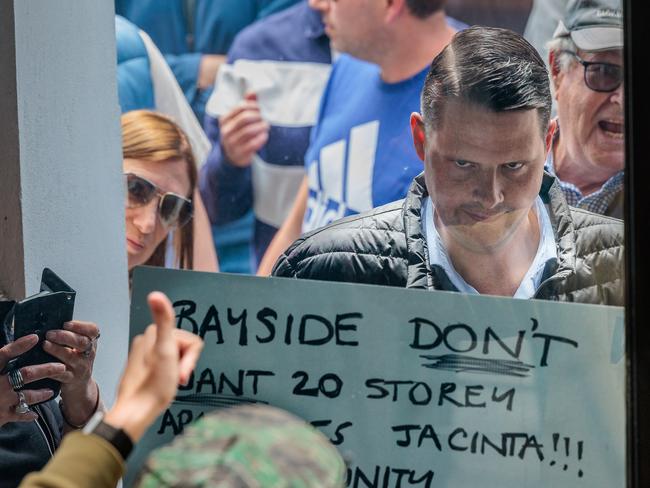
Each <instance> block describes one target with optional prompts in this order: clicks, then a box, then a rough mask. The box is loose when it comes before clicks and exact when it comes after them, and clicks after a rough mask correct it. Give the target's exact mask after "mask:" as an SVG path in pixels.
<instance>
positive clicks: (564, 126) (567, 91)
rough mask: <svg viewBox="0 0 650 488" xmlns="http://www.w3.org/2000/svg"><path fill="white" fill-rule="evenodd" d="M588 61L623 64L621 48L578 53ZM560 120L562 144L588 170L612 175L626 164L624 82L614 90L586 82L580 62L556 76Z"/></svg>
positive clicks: (597, 173)
mask: <svg viewBox="0 0 650 488" xmlns="http://www.w3.org/2000/svg"><path fill="white" fill-rule="evenodd" d="M578 55H579V56H580V57H581V58H582V59H583V60H585V61H589V62H605V63H611V64H617V65H621V64H622V62H623V54H622V52H621V51H620V50H612V51H603V52H598V53H593V52H592V53H588V52H581V51H579V52H578ZM553 83H554V85H555V99H556V100H557V112H558V120H559V122H560V144H562V145H563V146H564V151H565V152H566V155H567V156H568V157H569V158H571V160H572V161H575V162H576V163H579V164H582V165H584V170H585V171H589V172H591V174H594V175H602V176H603V177H604V178H608V177H610V176H612V175H614V174H615V173H617V172H618V171H620V170H622V169H623V167H624V163H625V152H624V125H623V124H624V119H623V102H624V100H623V84H621V86H619V87H618V88H617V89H616V90H614V91H612V92H597V91H594V90H592V89H590V88H589V87H587V85H585V81H584V68H583V66H582V65H581V64H580V63H578V62H577V61H575V62H572V63H571V64H570V65H569V66H568V67H567V68H566V69H564V70H560V71H559V72H557V73H555V74H554V76H553Z"/></svg>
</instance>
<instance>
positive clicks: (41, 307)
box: [13, 268, 75, 396]
mask: <svg viewBox="0 0 650 488" xmlns="http://www.w3.org/2000/svg"><path fill="white" fill-rule="evenodd" d="M74 300H75V291H74V290H73V289H72V288H70V287H69V286H68V285H67V284H66V283H65V282H64V281H63V280H62V279H61V278H59V277H58V276H57V275H56V274H55V273H54V272H53V271H52V270H50V269H49V268H45V269H44V270H43V276H42V278H41V288H40V292H39V293H37V294H36V295H33V296H31V297H27V298H26V299H24V300H22V301H20V302H18V303H16V305H15V306H14V310H13V335H14V340H17V339H20V338H21V337H25V336H28V335H30V334H36V335H37V336H38V343H37V344H36V345H35V346H34V347H32V348H31V349H30V350H29V351H27V352H25V353H23V354H21V355H20V356H18V357H17V358H16V359H15V360H14V361H13V367H16V368H21V367H24V366H31V365H36V364H46V363H60V362H62V361H61V360H60V359H58V358H56V357H54V356H52V355H51V354H48V353H47V352H46V351H45V350H44V349H43V341H44V340H45V336H46V334H47V333H48V332H49V331H51V330H58V329H62V328H63V324H64V323H65V322H68V321H70V320H72V314H73V311H74ZM41 388H47V389H50V390H52V391H54V393H55V396H56V395H58V394H59V391H60V388H61V383H60V382H59V381H57V380H54V379H51V378H43V379H40V380H38V381H34V382H32V383H29V384H26V385H25V388H24V389H29V390H36V389H41Z"/></svg>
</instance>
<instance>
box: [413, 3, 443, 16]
mask: <svg viewBox="0 0 650 488" xmlns="http://www.w3.org/2000/svg"><path fill="white" fill-rule="evenodd" d="M445 3H446V0H406V5H407V6H408V8H409V10H410V11H411V13H412V14H413V15H414V16H415V17H417V18H419V19H426V18H427V17H429V16H430V15H433V14H435V13H436V12H437V11H438V10H442V9H443V8H444V6H445Z"/></svg>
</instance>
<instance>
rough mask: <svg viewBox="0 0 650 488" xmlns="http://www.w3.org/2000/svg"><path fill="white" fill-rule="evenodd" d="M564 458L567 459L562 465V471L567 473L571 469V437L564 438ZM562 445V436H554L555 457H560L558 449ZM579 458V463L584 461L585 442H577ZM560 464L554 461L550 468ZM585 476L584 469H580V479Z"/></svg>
mask: <svg viewBox="0 0 650 488" xmlns="http://www.w3.org/2000/svg"><path fill="white" fill-rule="evenodd" d="M563 440H564V443H563V444H564V453H563V455H564V458H565V461H566V462H565V463H564V464H562V471H567V470H568V469H569V464H568V460H569V458H570V456H571V439H570V438H569V437H564V438H563ZM559 444H560V434H553V452H554V453H556V456H555V457H559V456H558V454H559V453H558V448H559ZM576 445H577V457H578V462H580V461H582V455H583V451H584V442H583V441H578V442H577V444H576ZM556 464H558V463H557V462H556V461H555V460H554V459H553V460H551V462H550V463H549V465H550V466H555V465H556ZM583 476H584V473H583V472H582V469H578V478H582V477H583Z"/></svg>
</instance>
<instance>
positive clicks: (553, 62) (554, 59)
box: [548, 51, 564, 98]
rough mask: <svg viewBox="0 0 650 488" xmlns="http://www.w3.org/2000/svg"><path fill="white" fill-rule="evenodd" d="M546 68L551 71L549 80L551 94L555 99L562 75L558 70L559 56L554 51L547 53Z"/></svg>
mask: <svg viewBox="0 0 650 488" xmlns="http://www.w3.org/2000/svg"><path fill="white" fill-rule="evenodd" d="M548 66H549V68H550V69H551V80H552V82H553V93H554V94H555V96H556V98H557V91H558V89H559V88H560V83H561V82H562V78H563V77H564V73H563V72H562V70H561V69H560V56H559V55H558V53H556V52H555V51H550V52H549V53H548Z"/></svg>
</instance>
